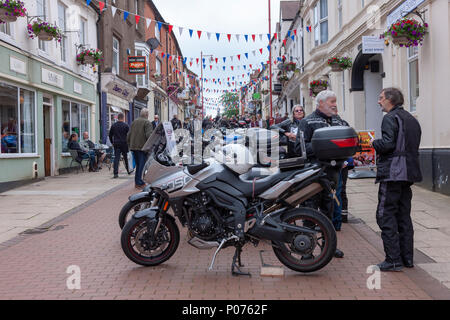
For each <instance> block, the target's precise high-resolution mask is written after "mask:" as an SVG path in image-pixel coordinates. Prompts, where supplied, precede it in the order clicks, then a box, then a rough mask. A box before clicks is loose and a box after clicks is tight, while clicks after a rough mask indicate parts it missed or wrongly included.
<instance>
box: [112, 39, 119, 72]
mask: <svg viewBox="0 0 450 320" xmlns="http://www.w3.org/2000/svg"><path fill="white" fill-rule="evenodd" d="M119 59H120V43H119V40H118V39H117V38H115V37H113V61H112V72H113V73H115V74H119V71H120V69H119V65H120V62H119V61H120V60H119Z"/></svg>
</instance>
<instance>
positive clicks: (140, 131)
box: [127, 109, 153, 189]
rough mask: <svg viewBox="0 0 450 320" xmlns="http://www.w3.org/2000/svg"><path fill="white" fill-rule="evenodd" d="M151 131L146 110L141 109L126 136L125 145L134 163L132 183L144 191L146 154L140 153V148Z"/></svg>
mask: <svg viewBox="0 0 450 320" xmlns="http://www.w3.org/2000/svg"><path fill="white" fill-rule="evenodd" d="M152 131H153V129H152V124H151V122H150V121H149V120H148V109H142V110H141V114H140V117H139V118H137V119H136V120H134V121H133V123H132V124H131V128H130V131H129V132H128V135H127V143H128V146H129V148H130V150H131V152H133V156H134V160H135V162H136V174H135V176H134V182H135V187H136V188H137V189H144V187H145V182H144V181H143V180H142V171H143V169H144V165H145V161H146V160H147V153H146V152H144V151H142V147H143V146H144V144H145V142H147V139H148V138H149V137H150V135H151V134H152Z"/></svg>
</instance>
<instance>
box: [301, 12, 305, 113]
mask: <svg viewBox="0 0 450 320" xmlns="http://www.w3.org/2000/svg"><path fill="white" fill-rule="evenodd" d="M300 19H301V24H302V28H301V30H302V68H301V72H302V73H304V72H305V43H304V39H305V38H304V34H303V18H300ZM301 87H302V85H301V84H300V91H301V90H302V89H301ZM300 96H302V98H303V99H302V100H303V101H301V103H302V106H303V108H305V97H303V95H302V94H301V92H300Z"/></svg>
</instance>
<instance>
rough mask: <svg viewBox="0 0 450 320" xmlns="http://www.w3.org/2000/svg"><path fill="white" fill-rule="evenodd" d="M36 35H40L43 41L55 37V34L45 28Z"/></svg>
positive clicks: (39, 37)
mask: <svg viewBox="0 0 450 320" xmlns="http://www.w3.org/2000/svg"><path fill="white" fill-rule="evenodd" d="M36 36H37V37H38V39H39V40H42V41H52V40H53V39H54V37H53V35H52V34H50V33H48V32H47V31H45V30H41V31H39V32H38V34H37V35H36Z"/></svg>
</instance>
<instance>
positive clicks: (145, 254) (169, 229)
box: [121, 217, 180, 266]
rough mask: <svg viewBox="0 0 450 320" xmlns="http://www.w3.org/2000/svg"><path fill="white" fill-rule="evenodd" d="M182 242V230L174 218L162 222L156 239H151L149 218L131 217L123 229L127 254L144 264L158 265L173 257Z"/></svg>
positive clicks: (122, 237) (122, 240) (124, 248)
mask: <svg viewBox="0 0 450 320" xmlns="http://www.w3.org/2000/svg"><path fill="white" fill-rule="evenodd" d="M179 243H180V231H179V229H178V227H177V225H176V223H175V222H174V221H173V220H172V219H168V218H166V219H164V221H163V222H161V224H160V227H159V230H158V233H157V234H156V236H155V238H154V240H151V239H150V236H149V234H148V228H147V218H145V217H144V218H140V219H135V218H131V220H130V221H128V222H127V223H126V224H125V227H124V228H123V229H122V236H121V245H122V250H123V252H124V253H125V255H126V256H127V257H128V258H129V259H130V260H131V261H133V262H135V263H137V264H140V265H143V266H156V265H159V264H161V263H163V262H165V261H167V260H169V259H170V257H172V255H173V254H174V253H175V251H176V250H177V248H178V244H179Z"/></svg>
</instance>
